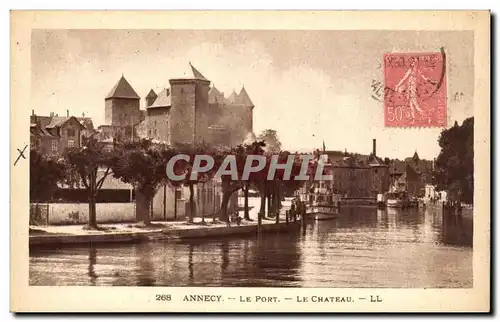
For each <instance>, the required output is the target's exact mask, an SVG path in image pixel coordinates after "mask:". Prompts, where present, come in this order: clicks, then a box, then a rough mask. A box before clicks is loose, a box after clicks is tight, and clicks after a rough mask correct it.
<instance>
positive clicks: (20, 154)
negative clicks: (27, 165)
mask: <svg viewBox="0 0 500 322" xmlns="http://www.w3.org/2000/svg"><path fill="white" fill-rule="evenodd" d="M27 147H28V146H27V145H25V146H24V149H23V150H22V151H21V150H19V149H17V151H18V152H19V155H18V156H17V159H16V162H14V165H16V164H17V161H19V159H20V158H21V157H22V158H23V159H25V160H26V157H25V156H24V151H26V148H27Z"/></svg>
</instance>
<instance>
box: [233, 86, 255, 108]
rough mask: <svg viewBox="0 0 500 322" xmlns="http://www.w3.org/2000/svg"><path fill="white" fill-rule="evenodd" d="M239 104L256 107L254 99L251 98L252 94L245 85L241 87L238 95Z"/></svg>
mask: <svg viewBox="0 0 500 322" xmlns="http://www.w3.org/2000/svg"><path fill="white" fill-rule="evenodd" d="M236 103H237V104H241V105H243V106H246V107H251V108H254V106H255V105H253V102H252V100H251V99H250V96H249V95H248V93H247V90H246V89H245V85H243V87H242V88H241V91H240V93H239V94H238V97H237V99H236Z"/></svg>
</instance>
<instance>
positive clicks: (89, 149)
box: [65, 137, 116, 229]
mask: <svg viewBox="0 0 500 322" xmlns="http://www.w3.org/2000/svg"><path fill="white" fill-rule="evenodd" d="M65 159H66V162H67V165H68V169H69V170H70V172H71V176H74V177H79V179H80V180H79V182H80V183H81V184H82V185H83V186H84V187H85V189H87V194H88V200H89V223H88V226H87V227H86V228H88V229H98V226H97V215H96V197H97V194H98V193H99V190H100V189H101V187H102V185H103V183H104V180H106V178H107V177H108V176H109V175H110V174H111V172H110V170H111V167H112V165H113V164H114V163H115V162H116V154H115V152H114V151H107V150H105V149H103V147H102V146H101V145H100V144H99V142H97V140H96V139H95V138H93V137H91V138H89V139H87V140H85V142H83V145H82V147H80V148H73V149H69V150H68V151H67V152H66V154H65ZM100 169H102V170H104V171H103V172H102V174H100V173H99V170H100Z"/></svg>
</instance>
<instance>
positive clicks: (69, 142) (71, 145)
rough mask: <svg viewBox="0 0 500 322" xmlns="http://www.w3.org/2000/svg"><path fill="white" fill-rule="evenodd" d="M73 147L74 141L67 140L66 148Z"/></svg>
mask: <svg viewBox="0 0 500 322" xmlns="http://www.w3.org/2000/svg"><path fill="white" fill-rule="evenodd" d="M74 147H75V140H68V148H74Z"/></svg>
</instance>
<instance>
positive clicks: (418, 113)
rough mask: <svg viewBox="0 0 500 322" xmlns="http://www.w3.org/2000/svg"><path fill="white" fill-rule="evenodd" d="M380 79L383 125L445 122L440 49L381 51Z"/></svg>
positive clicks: (441, 124)
mask: <svg viewBox="0 0 500 322" xmlns="http://www.w3.org/2000/svg"><path fill="white" fill-rule="evenodd" d="M384 80H385V93H384V113H385V115H384V119H385V126H387V127H445V126H446V117H447V116H446V56H445V54H444V51H442V52H437V53H390V54H385V55H384Z"/></svg>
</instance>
